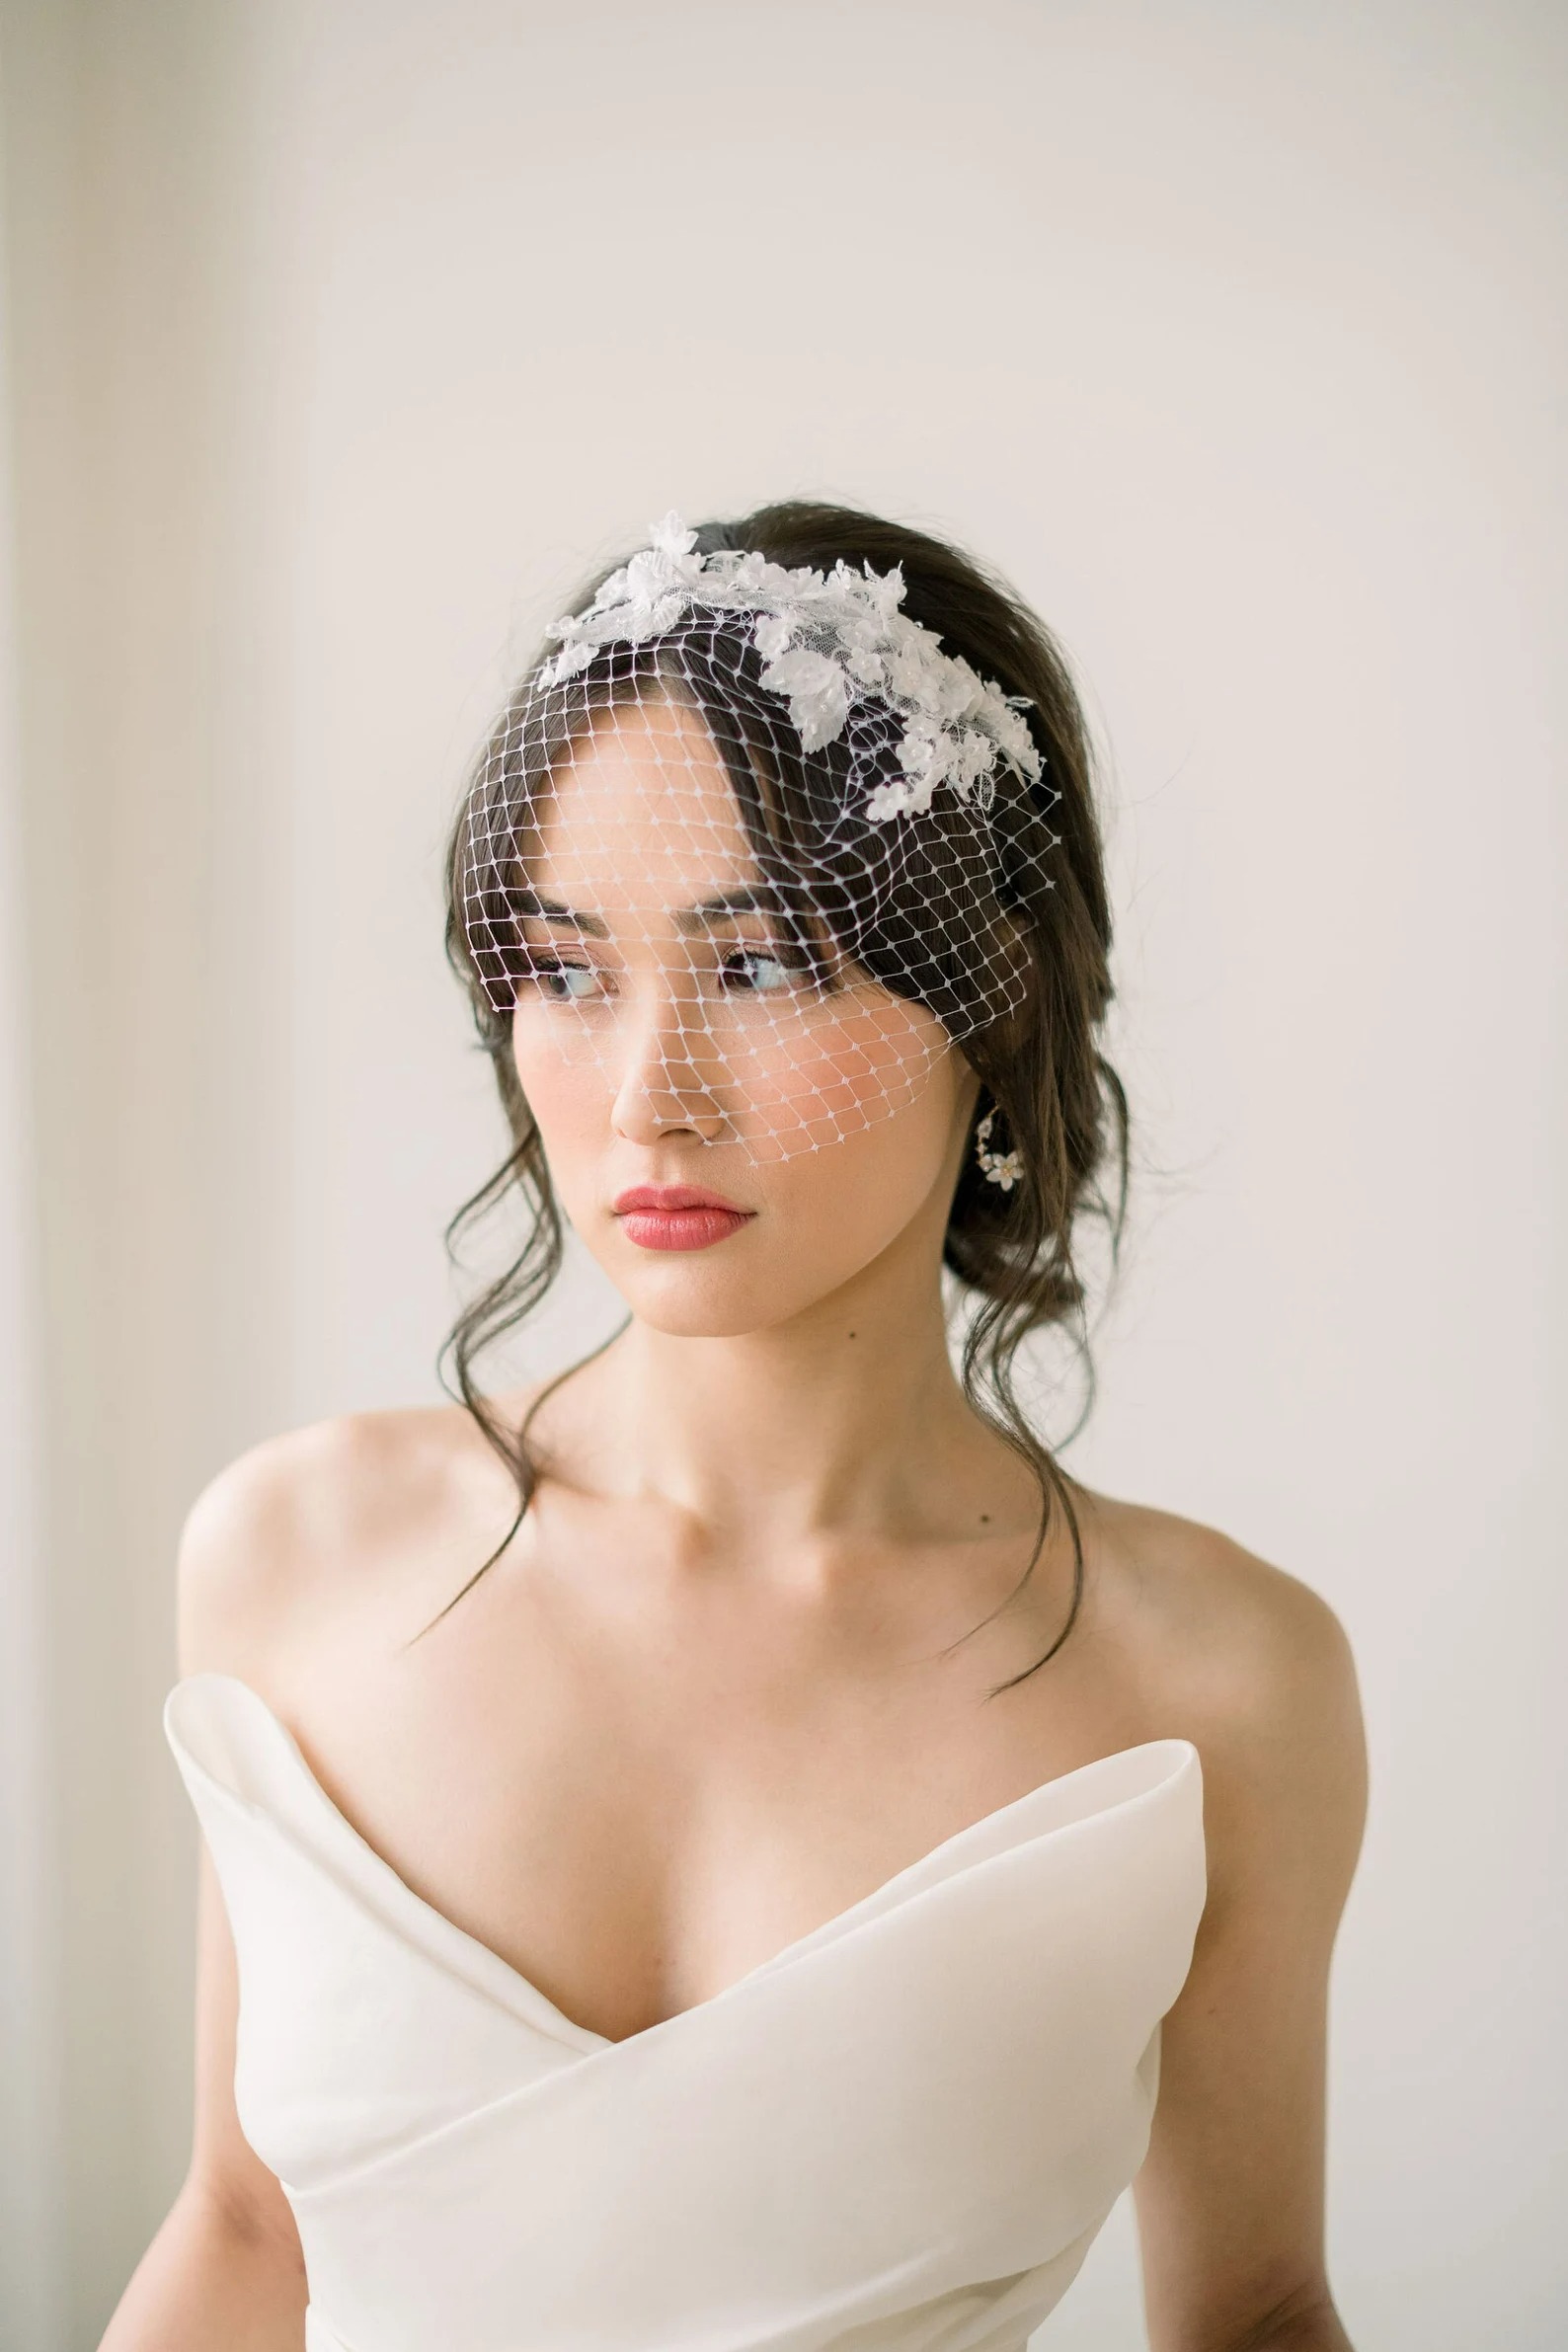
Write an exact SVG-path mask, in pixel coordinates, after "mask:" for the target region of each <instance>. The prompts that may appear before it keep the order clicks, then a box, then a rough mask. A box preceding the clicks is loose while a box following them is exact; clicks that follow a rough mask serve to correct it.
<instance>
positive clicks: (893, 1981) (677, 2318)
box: [164, 1674, 1205, 2352]
mask: <svg viewBox="0 0 1568 2352" xmlns="http://www.w3.org/2000/svg"><path fill="white" fill-rule="evenodd" d="M164 1723H165V1729H166V1731H167V1733H168V1737H169V1741H170V1745H171V1746H172V1748H173V1750H174V1754H175V1757H176V1759H177V1761H178V1763H179V1765H180V1769H181V1771H182V1773H183V1775H184V1777H185V1781H186V1784H187V1786H188V1788H189V1789H190V1792H191V1796H192V1799H193V1802H194V1803H195V1806H196V1813H197V1815H198V1816H199V1818H200V1822H201V1827H202V1830H203V1831H204V1833H205V1836H206V1840H207V1843H208V1845H209V1846H210V1848H211V1852H212V1857H213V1860H214V1863H215V1864H216V1868H217V1874H218V1878H219V1881H220V1883H221V1886H222V1889H223V1896H224V1901H225V1904H226V1907H227V1910H228V1914H229V1919H230V1921H231V1924H232V1927H233V1933H234V1943H235V1949H236V1952H237V1955H238V1962H239V1982H240V2022H239V2043H238V2057H237V2063H236V2068H235V2095H236V2101H237V2105H238V2109H239V2115H240V2121H241V2124H242V2126H243V2128H244V2131H245V2135H246V2138H247V2139H248V2140H249V2141H250V2142H251V2144H252V2146H253V2147H254V2148H255V2149H256V2151H257V2153H258V2155H260V2156H261V2157H262V2158H263V2160H264V2161H265V2162H266V2163H267V2164H268V2165H270V2166H271V2168H272V2169H273V2171H274V2172H275V2173H276V2175H277V2177H278V2179H279V2180H280V2181H281V2183H282V2185H283V2189H284V2191H285V2193H286V2195H287V2197H288V2201H289V2204H290V2205H291V2207H292V2208H293V2212H294V2216H295V2219H296V2221H297V2222H298V2225H299V2235H300V2240H301V2243H302V2245H303V2247H304V2254H305V2264H306V2270H307V2274H308V2278H309V2293H310V2312H309V2315H308V2318H307V2322H306V2337H305V2340H306V2345H307V2347H308V2352H824V2348H825V2347H828V2346H831V2347H834V2348H835V2352H895V2348H896V2352H1021V2348H1022V2346H1023V2344H1024V2340H1025V2338H1026V2337H1027V2336H1028V2334H1029V2332H1030V2330H1031V2329H1032V2328H1034V2327H1036V2326H1038V2324H1039V2323H1040V2321H1041V2319H1043V2318H1044V2316H1045V2315H1046V2313H1048V2312H1049V2311H1050V2310H1051V2309H1052V2307H1053V2305H1054V2304H1056V2302H1057V2301H1058V2298H1059V2297H1060V2295H1061V2294H1062V2293H1063V2291H1064V2289H1065V2288H1066V2287H1067V2285H1068V2284H1069V2283H1070V2281H1071V2279H1072V2277H1073V2275H1074V2273H1075V2272H1076V2270H1077V2268H1078V2266H1079V2264H1080V2263H1081V2262H1082V2260H1083V2257H1084V2254H1085V2253H1086V2251H1087V2250H1088V2246H1089V2243H1090V2240H1091V2239H1092V2238H1093V2236H1094V2234H1095V2233H1096V2231H1097V2230H1098V2229H1099V2227H1100V2225H1101V2223H1102V2222H1103V2221H1104V2219H1105V2217H1106V2215H1107V2213H1108V2212H1109V2211H1110V2208H1111V2206H1112V2205H1113V2204H1114V2203H1115V2201H1116V2199H1117V2197H1118V2196H1119V2195H1120V2194H1121V2192H1122V2190H1123V2189H1124V2188H1125V2187H1126V2186H1127V2184H1128V2182H1129V2181H1130V2180H1131V2178H1132V2176H1133V2174H1134V2172H1135V2171H1136V2170H1137V2165H1138V2163H1139V2162H1140V2161H1141V2158H1142V2156H1143V2152H1144V2148H1145V2146H1146V2143H1147V2139H1148V2129H1149V2120H1150V2116H1151V2114H1152V2111H1153V2105H1154V2094H1155V2088H1156V2084H1157V2080H1158V2073H1159V2021H1160V2018H1161V2017H1162V2016H1163V2014H1164V2012H1165V2011H1166V2010H1167V2009H1168V2008H1169V2007H1170V2005H1171V2003H1172V2001H1173V2000H1174V1999H1176V1996H1177V1994H1178V1993H1179V1992H1180V1990H1181V1987H1182V1983H1183V1980H1184V1979H1185V1977H1186V1974H1187V1970H1188V1965H1189V1962H1190V1959H1191V1955H1192V1945H1193V1937H1194V1933H1195V1931H1196V1928H1197V1925H1198V1919H1199V1915H1200V1913H1201V1911H1202V1909H1203V1903H1204V1892H1205V1863H1204V1843H1203V1807H1202V1793H1201V1775H1200V1770H1199V1763H1198V1757H1197V1753H1196V1751H1195V1750H1194V1749H1193V1748H1192V1747H1191V1746H1190V1745H1189V1744H1188V1743H1187V1742H1186V1741H1184V1740H1156V1741H1151V1742H1149V1743H1147V1744H1146V1745H1144V1746H1142V1747H1137V1748H1130V1749H1127V1750H1126V1751H1124V1752H1123V1753H1122V1754H1121V1755H1118V1756H1111V1757H1107V1758H1106V1759H1105V1760H1104V1761H1103V1762H1102V1763H1098V1764H1086V1765H1085V1766H1084V1767H1083V1768H1082V1769H1081V1770H1079V1771H1074V1772H1068V1773H1066V1774H1064V1775H1063V1776H1061V1777H1060V1778H1058V1779H1055V1780H1050V1781H1047V1782H1046V1783H1045V1784H1044V1785H1043V1786H1042V1787H1039V1788H1036V1789H1034V1790H1032V1791H1031V1792H1030V1793H1029V1794H1028V1795H1027V1796H1022V1797H1019V1798H1018V1799H1017V1800H1016V1802H1014V1803H1012V1804H1009V1805H1003V1806H1002V1807H1001V1808H1000V1809H999V1811H997V1812H995V1813H990V1814H987V1815H986V1816H985V1818H984V1819H983V1820H982V1821H978V1822H976V1823H975V1824H974V1825H973V1826H972V1827H971V1828H969V1829H966V1830H961V1831H959V1833H958V1835H957V1836H956V1837H953V1838H949V1839H946V1840H945V1841H944V1842H943V1843H942V1844H940V1845H938V1846H936V1847H935V1848H933V1850H932V1851H931V1852H930V1853H928V1854H926V1855H925V1856H924V1857H923V1858H922V1859H921V1860H919V1861H917V1862H914V1863H911V1864H910V1866H909V1867H908V1868H907V1869H905V1870H901V1871H900V1872H899V1873H898V1874H897V1875H896V1876H895V1877H893V1878H890V1879H889V1880H888V1882H887V1884H886V1885H885V1886H881V1887H879V1888H878V1889H877V1890H876V1892H875V1893H874V1894H870V1895H867V1896H866V1897H865V1898H864V1899H863V1900H862V1901H861V1902H858V1903H855V1904H852V1905H851V1906H850V1907H849V1909H848V1910H847V1911H844V1912H841V1913H840V1914H839V1915H838V1917H837V1918H836V1919H832V1920H829V1921H827V1922H826V1923H825V1925H823V1926H821V1927H818V1928H816V1929H815V1930H814V1931H813V1932H812V1933H810V1934H808V1935H803V1936H802V1937H800V1939H799V1940H798V1941H797V1942H795V1943H792V1944H790V1945H788V1946H787V1947H786V1949H785V1950H783V1951H782V1952H779V1953H777V1954H776V1955H775V1956H774V1957H773V1958H772V1959H771V1960H767V1961H764V1962H763V1964H762V1965H761V1966H760V1967H759V1968H754V1969H752V1970H751V1971H750V1972H749V1974H748V1975H746V1976H745V1977H743V1978H742V1979H741V1980H740V1982H739V1983H738V1984H735V1985H732V1986H731V1987H729V1989H728V1990H727V1991H725V1992H723V1993H721V1994H718V1995H717V1996H716V1997H715V1998H714V1999H711V2000H705V2001H703V2002H701V2003H700V2004H699V2005H698V2006H697V2007H695V2008H691V2009H687V2010H685V2011H684V2012H682V2013H681V2014H680V2015H678V2016H675V2017H670V2018H668V2019H666V2021H665V2022H664V2023H662V2024H658V2025H654V2026H650V2027H649V2028H648V2029H647V2030H646V2031H645V2032H642V2033H637V2034H634V2035H632V2036H631V2037H630V2039H629V2040H625V2041H619V2042H612V2041H608V2040H606V2039H605V2038H604V2036H603V2035H601V2034H596V2033H590V2032H588V2030H587V2029H586V2028H585V2027H583V2026H581V2025H575V2024H574V2023H573V2022H572V2020H571V2018H570V2017H567V2016H566V2015H564V2014H563V2012H562V2011H561V2010H560V2009H558V2008H557V2007H556V2006H555V2005H554V2003H553V2002H551V2001H549V2000H547V1999H545V1997H544V1995H543V1994H542V1993H540V1992H539V1991H538V1990H537V1989H536V1987H534V1986H533V1985H531V1984H529V1982H528V1980H527V1979H526V1978H525V1977H523V1976H520V1975H518V1973H517V1971H516V1970H515V1969H513V1968H511V1967H510V1966H509V1965H508V1964H507V1963H506V1962H505V1961H504V1960H502V1959H500V1958H499V1957H498V1956H497V1954H496V1953H494V1952H492V1951H490V1950H489V1949H488V1948H487V1947H486V1946H485V1945H484V1944H482V1943H479V1942H477V1941H476V1940H475V1938H474V1937H473V1936H471V1935H468V1934H466V1933H465V1932H464V1931H463V1930H462V1929H461V1928H459V1927H457V1926H454V1925H453V1923H452V1921H450V1920H448V1919H445V1918H444V1917H443V1916H442V1915H441V1914H440V1913H439V1912H437V1911H435V1910H433V1909H432V1908H431V1905H430V1904H428V1903H426V1902H425V1901H423V1900H422V1898H421V1897H419V1896H418V1895H416V1894H415V1893H414V1892H413V1890H412V1889H411V1888H410V1887H409V1886H407V1885H406V1884H405V1883H404V1881H403V1880H402V1879H401V1878H399V1877H398V1875H397V1874H396V1872H395V1871H394V1870H392V1869H391V1868H390V1867H389V1866H388V1864H387V1863H385V1862H384V1861H382V1860H381V1859H380V1857H379V1856H378V1855H377V1854H376V1853H375V1852H373V1851H372V1849H371V1848H370V1846H368V1845H367V1844H366V1843H365V1842H364V1840H363V1839H362V1838H360V1836H359V1835H358V1833H357V1832H356V1831H355V1830H354V1829H353V1828H352V1827H351V1825H350V1823H349V1822H348V1821H347V1820H346V1819H345V1818H344V1816H343V1814H342V1813H340V1812H339V1811H338V1809H337V1807H336V1806H335V1805H334V1804H333V1802H332V1800H331V1799H330V1798H329V1797H328V1795H327V1793H326V1791H325V1790H324V1789H323V1788H322V1786H321V1785H320V1783H319V1782H318V1781H317V1780H316V1779H315V1778H314V1776H313V1775H312V1773H311V1771H310V1768H309V1766H308V1765H307V1764H306V1763H305V1761H304V1758H303V1756H302V1755H301V1753H300V1750H299V1748H298V1747H297V1746H296V1744H295V1742H294V1740H293V1739H292V1737H291V1736H290V1734H289V1733H288V1732H287V1730H286V1729H285V1728H284V1726H283V1725H282V1724H281V1723H280V1722H279V1721H278V1720H277V1718H276V1717H275V1716H274V1714H273V1713H272V1712H271V1710H270V1709H269V1708H268V1707H267V1705H266V1704H265V1703H264V1702H263V1700H262V1699H261V1698H260V1697H259V1696H258V1695H257V1693H256V1692H255V1691H253V1690H252V1689H250V1688H249V1686H247V1685H245V1684H244V1683H240V1682H237V1681H235V1680H233V1679H232V1678H231V1677H229V1676H227V1675H211V1674H201V1675H193V1676H189V1677H187V1678H186V1679H185V1680H184V1681H183V1682H181V1683H178V1684H177V1685H176V1686H175V1687H174V1689H173V1690H172V1691H171V1692H170V1695H169V1700H168V1704H167V1707H166V1710H165V1715H164Z"/></svg>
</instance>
